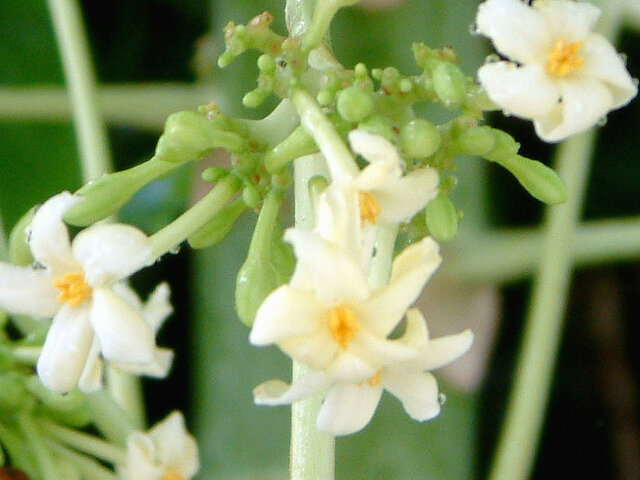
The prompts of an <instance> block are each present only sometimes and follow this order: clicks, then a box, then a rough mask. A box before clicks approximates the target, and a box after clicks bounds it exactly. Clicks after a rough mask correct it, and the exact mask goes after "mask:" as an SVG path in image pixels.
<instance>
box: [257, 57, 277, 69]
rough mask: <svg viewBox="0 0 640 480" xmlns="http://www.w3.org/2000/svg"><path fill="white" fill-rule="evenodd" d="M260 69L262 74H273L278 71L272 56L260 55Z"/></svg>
mask: <svg viewBox="0 0 640 480" xmlns="http://www.w3.org/2000/svg"><path fill="white" fill-rule="evenodd" d="M258 68H259V69H260V71H261V72H265V73H272V72H275V71H276V61H275V60H274V58H273V57H272V56H271V55H260V57H258Z"/></svg>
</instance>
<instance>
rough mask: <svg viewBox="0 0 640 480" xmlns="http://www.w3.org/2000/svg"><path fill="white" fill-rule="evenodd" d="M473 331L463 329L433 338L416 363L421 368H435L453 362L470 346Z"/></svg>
mask: <svg viewBox="0 0 640 480" xmlns="http://www.w3.org/2000/svg"><path fill="white" fill-rule="evenodd" d="M472 343H473V333H471V330H465V331H463V332H460V333H458V334H455V335H447V336H445V337H440V338H435V339H433V340H431V341H430V342H429V345H427V348H426V349H425V352H424V353H423V354H422V355H421V356H420V359H419V360H418V364H419V365H420V368H421V369H422V370H435V369H436V368H440V367H443V366H445V365H447V364H448V363H451V362H453V361H454V360H456V359H457V358H460V357H461V356H462V355H464V354H465V353H466V352H467V350H469V349H470V348H471V344H472Z"/></svg>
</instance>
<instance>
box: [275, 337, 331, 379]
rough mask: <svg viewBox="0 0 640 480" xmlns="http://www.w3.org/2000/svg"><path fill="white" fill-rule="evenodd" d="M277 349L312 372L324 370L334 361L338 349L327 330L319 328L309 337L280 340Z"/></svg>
mask: <svg viewBox="0 0 640 480" xmlns="http://www.w3.org/2000/svg"><path fill="white" fill-rule="evenodd" d="M278 347H279V348H280V350H282V351H283V352H284V353H286V354H287V355H289V356H290V357H291V358H293V359H295V360H297V361H298V362H300V363H303V364H304V365H306V366H308V367H309V368H311V369H313V370H324V369H326V368H327V367H328V366H329V365H330V363H331V362H332V361H333V360H334V359H335V357H336V354H337V353H338V349H339V347H338V344H337V343H336V341H335V340H334V339H333V338H332V337H331V334H330V333H329V329H328V328H319V329H318V330H316V331H315V332H313V333H312V334H310V335H300V336H297V337H292V338H287V339H284V340H281V341H279V342H278Z"/></svg>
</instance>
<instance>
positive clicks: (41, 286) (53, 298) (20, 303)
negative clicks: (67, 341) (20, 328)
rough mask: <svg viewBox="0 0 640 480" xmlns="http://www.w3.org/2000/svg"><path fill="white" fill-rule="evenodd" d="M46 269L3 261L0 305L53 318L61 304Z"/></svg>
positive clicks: (26, 313)
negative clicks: (36, 268)
mask: <svg viewBox="0 0 640 480" xmlns="http://www.w3.org/2000/svg"><path fill="white" fill-rule="evenodd" d="M58 293H59V292H58V291H57V290H56V289H55V288H54V287H53V285H51V276H50V274H49V272H48V271H46V270H35V269H33V268H31V267H20V266H17V265H11V264H9V263H3V262H0V308H2V309H3V310H6V311H7V312H9V313H15V314H22V315H31V316H34V317H38V318H51V317H53V316H54V315H55V314H56V313H57V312H58V310H60V307H61V306H62V304H61V303H60V302H58V300H57V298H58Z"/></svg>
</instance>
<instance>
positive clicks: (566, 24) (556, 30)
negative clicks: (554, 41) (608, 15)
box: [533, 0, 601, 43]
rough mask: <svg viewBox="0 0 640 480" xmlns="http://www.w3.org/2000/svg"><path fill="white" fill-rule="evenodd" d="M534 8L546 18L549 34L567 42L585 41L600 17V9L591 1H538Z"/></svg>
mask: <svg viewBox="0 0 640 480" xmlns="http://www.w3.org/2000/svg"><path fill="white" fill-rule="evenodd" d="M533 8H534V9H535V10H537V11H538V12H540V15H542V17H543V18H544V19H545V22H546V24H547V28H548V32H549V35H550V36H551V37H552V38H562V39H564V40H566V41H567V42H569V43H571V42H579V41H583V40H584V39H585V38H586V37H587V36H588V35H589V34H590V33H591V31H592V30H593V28H594V27H595V25H596V23H597V22H598V19H599V18H600V13H601V12H600V9H599V8H598V7H596V6H595V5H592V4H590V3H589V2H570V1H567V0H545V1H543V2H540V1H536V2H534V3H533Z"/></svg>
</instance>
